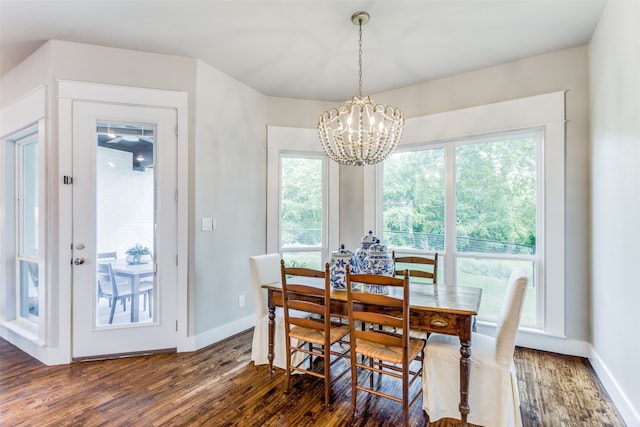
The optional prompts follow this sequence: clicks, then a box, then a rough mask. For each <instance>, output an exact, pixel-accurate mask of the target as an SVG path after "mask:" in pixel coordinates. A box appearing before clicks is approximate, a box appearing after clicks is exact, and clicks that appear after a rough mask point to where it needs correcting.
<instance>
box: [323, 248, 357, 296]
mask: <svg viewBox="0 0 640 427" xmlns="http://www.w3.org/2000/svg"><path fill="white" fill-rule="evenodd" d="M347 265H349V266H350V267H349V268H351V270H352V271H353V269H354V268H355V264H354V258H353V252H351V251H350V250H348V249H346V248H345V247H344V245H340V249H339V250H337V251H333V252H331V261H330V262H329V276H330V281H331V287H332V288H333V289H335V290H338V291H346V290H347Z"/></svg>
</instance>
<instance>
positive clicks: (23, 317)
mask: <svg viewBox="0 0 640 427" xmlns="http://www.w3.org/2000/svg"><path fill="white" fill-rule="evenodd" d="M45 99H46V88H45V87H40V88H38V89H36V90H34V91H33V92H31V93H30V94H29V95H27V96H25V97H23V98H21V99H19V100H17V101H16V102H14V103H13V104H10V105H8V106H6V107H5V108H3V109H2V110H1V111H0V131H2V132H3V133H2V134H1V135H0V136H1V137H2V140H1V144H0V207H1V209H2V211H1V212H0V243H1V246H0V265H2V267H0V273H1V275H0V328H1V329H2V330H3V331H7V330H11V331H12V333H15V334H16V335H15V336H20V337H24V338H25V339H26V340H27V342H29V341H30V342H33V343H37V345H38V346H43V345H45V344H46V327H45V325H46V319H47V313H46V308H47V297H48V294H47V286H46V285H47V283H46V280H45V277H46V276H45V259H46V256H45V253H44V252H45V230H44V228H45V226H46V224H45V222H44V219H45V206H44V201H45V197H44V193H45V191H44V190H43V185H44V181H45V180H44V172H45V171H44V165H45V162H44V157H43V155H44V146H45V135H46V132H45V123H46V119H45V115H46V102H45ZM38 348H41V347H38Z"/></svg>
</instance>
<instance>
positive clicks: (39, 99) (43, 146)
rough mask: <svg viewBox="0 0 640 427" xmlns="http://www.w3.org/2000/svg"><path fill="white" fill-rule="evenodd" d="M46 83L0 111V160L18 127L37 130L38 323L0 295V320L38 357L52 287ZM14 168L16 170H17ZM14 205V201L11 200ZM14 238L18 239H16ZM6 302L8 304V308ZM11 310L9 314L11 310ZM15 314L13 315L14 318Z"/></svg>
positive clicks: (0, 176)
mask: <svg viewBox="0 0 640 427" xmlns="http://www.w3.org/2000/svg"><path fill="white" fill-rule="evenodd" d="M46 100H47V87H46V86H40V87H37V88H35V89H34V90H32V91H31V92H29V93H27V94H26V95H24V96H23V97H21V98H20V99H18V100H16V101H15V102H13V103H12V104H10V105H8V106H6V107H5V108H3V109H2V110H1V111H0V131H1V132H2V135H1V137H2V138H1V139H2V147H1V149H0V164H2V165H4V164H6V161H7V159H6V149H5V145H6V144H7V141H10V140H11V141H13V140H14V137H16V136H18V135H20V133H21V131H24V130H26V129H29V128H35V129H37V134H38V170H39V172H38V188H39V191H38V208H39V217H40V226H39V229H38V246H39V248H38V251H39V252H38V264H39V276H40V286H39V314H38V321H37V326H36V325H35V324H28V322H25V321H22V320H21V319H20V318H19V314H18V307H17V301H16V299H15V298H14V299H11V298H0V320H6V322H4V323H0V336H2V337H5V338H6V339H7V340H8V341H9V342H11V343H15V345H18V346H19V347H20V348H23V349H25V348H30V349H32V350H33V351H34V352H35V353H37V354H39V355H40V357H41V360H47V359H49V357H48V354H49V349H47V348H46V345H47V344H48V333H47V332H48V331H49V330H50V329H51V328H50V326H49V323H50V321H51V319H50V315H49V312H48V310H47V307H48V306H49V305H50V302H49V301H48V300H49V292H48V290H49V289H50V288H51V280H50V278H49V277H47V276H46V273H47V270H48V268H47V267H48V264H47V253H48V252H47V248H48V245H47V241H48V235H47V234H46V233H47V232H48V230H50V228H49V223H48V222H47V220H48V218H49V213H50V207H49V206H47V198H46V195H47V193H48V191H47V190H48V187H47V185H46V184H47V177H48V170H47V163H46V162H45V154H46V150H47V143H48V140H47V138H46V135H47V133H46V125H47V122H46V117H47V103H46ZM2 171H3V172H2V173H0V186H1V187H0V188H2V189H3V190H2V191H0V206H2V207H3V208H4V209H3V212H4V211H5V209H6V208H7V206H8V204H7V203H8V202H7V200H6V196H5V191H4V188H5V186H6V185H7V181H6V176H5V174H4V167H3V168H2ZM16 172H17V171H16ZM11 206H13V203H11ZM6 221H7V217H6V215H2V216H0V241H1V242H2V248H1V249H0V294H1V295H3V296H6V295H8V289H7V287H8V286H9V284H7V281H6V274H7V271H6V270H5V268H4V267H5V266H6V265H7V264H6V263H7V258H6V247H5V244H7V242H6V241H5V240H4V237H3V236H5V235H6V231H5V230H6V229H7V227H12V228H14V224H10V225H8V224H6ZM16 242H17V241H16ZM11 286H13V287H14V288H16V290H15V292H12V293H11V294H12V295H16V296H17V294H18V291H17V286H18V284H12V285H11ZM9 304H11V307H12V308H11V309H10V306H9ZM10 313H12V314H10ZM14 315H15V319H14V318H13V317H14Z"/></svg>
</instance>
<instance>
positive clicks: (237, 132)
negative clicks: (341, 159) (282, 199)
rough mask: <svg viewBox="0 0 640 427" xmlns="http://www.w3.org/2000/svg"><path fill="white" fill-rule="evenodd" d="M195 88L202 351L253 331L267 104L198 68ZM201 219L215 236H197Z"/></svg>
mask: <svg viewBox="0 0 640 427" xmlns="http://www.w3.org/2000/svg"><path fill="white" fill-rule="evenodd" d="M196 86H197V99H196V128H195V134H196V146H195V151H194V154H195V158H194V159H193V171H195V172H194V175H193V179H194V182H193V186H190V187H191V188H192V189H193V199H194V203H195V205H194V209H193V213H194V217H195V220H196V227H195V236H194V239H193V242H194V244H193V252H192V258H193V263H194V268H193V270H194V272H195V278H194V283H195V289H194V294H193V298H194V299H195V300H194V303H193V307H194V308H195V310H194V312H193V314H194V325H195V329H194V333H195V334H196V347H198V348H199V347H201V346H202V345H208V344H210V343H211V342H215V341H217V340H219V339H222V338H226V337H227V336H229V335H232V334H234V333H236V332H239V331H241V330H245V329H247V328H249V327H252V326H253V325H254V324H255V309H254V305H253V298H252V293H251V287H250V283H251V281H250V277H249V257H250V256H252V255H257V254H263V253H265V249H266V188H267V187H266V179H267V148H266V147H267V139H266V135H267V127H266V121H267V117H266V111H267V98H266V97H265V96H264V95H262V94H260V93H258V92H257V91H255V90H253V89H251V88H249V87H248V86H246V85H243V84H241V83H239V82H237V81H235V80H233V79H231V78H230V77H229V76H227V75H225V74H223V73H221V72H219V71H217V70H216V69H214V68H212V67H210V66H209V65H207V64H205V63H204V62H201V61H198V68H197V80H196ZM202 217H212V218H215V219H216V226H217V228H216V230H214V231H201V228H200V219H201V218H202ZM240 295H244V296H245V301H246V305H245V306H244V307H242V308H240V307H238V297H239V296H240Z"/></svg>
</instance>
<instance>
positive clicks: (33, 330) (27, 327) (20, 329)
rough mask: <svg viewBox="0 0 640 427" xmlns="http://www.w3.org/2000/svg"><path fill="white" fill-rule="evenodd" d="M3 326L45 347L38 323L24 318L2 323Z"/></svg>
mask: <svg viewBox="0 0 640 427" xmlns="http://www.w3.org/2000/svg"><path fill="white" fill-rule="evenodd" d="M2 327H4V328H6V329H7V330H8V331H10V332H12V333H14V334H16V335H19V336H21V337H22V338H24V339H27V340H29V341H31V342H33V343H34V344H36V345H37V346H39V347H44V346H45V343H44V341H43V340H41V339H40V335H39V330H38V329H39V328H38V326H37V325H35V324H33V323H31V322H29V321H27V320H24V319H16V320H11V321H8V322H4V323H2Z"/></svg>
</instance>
